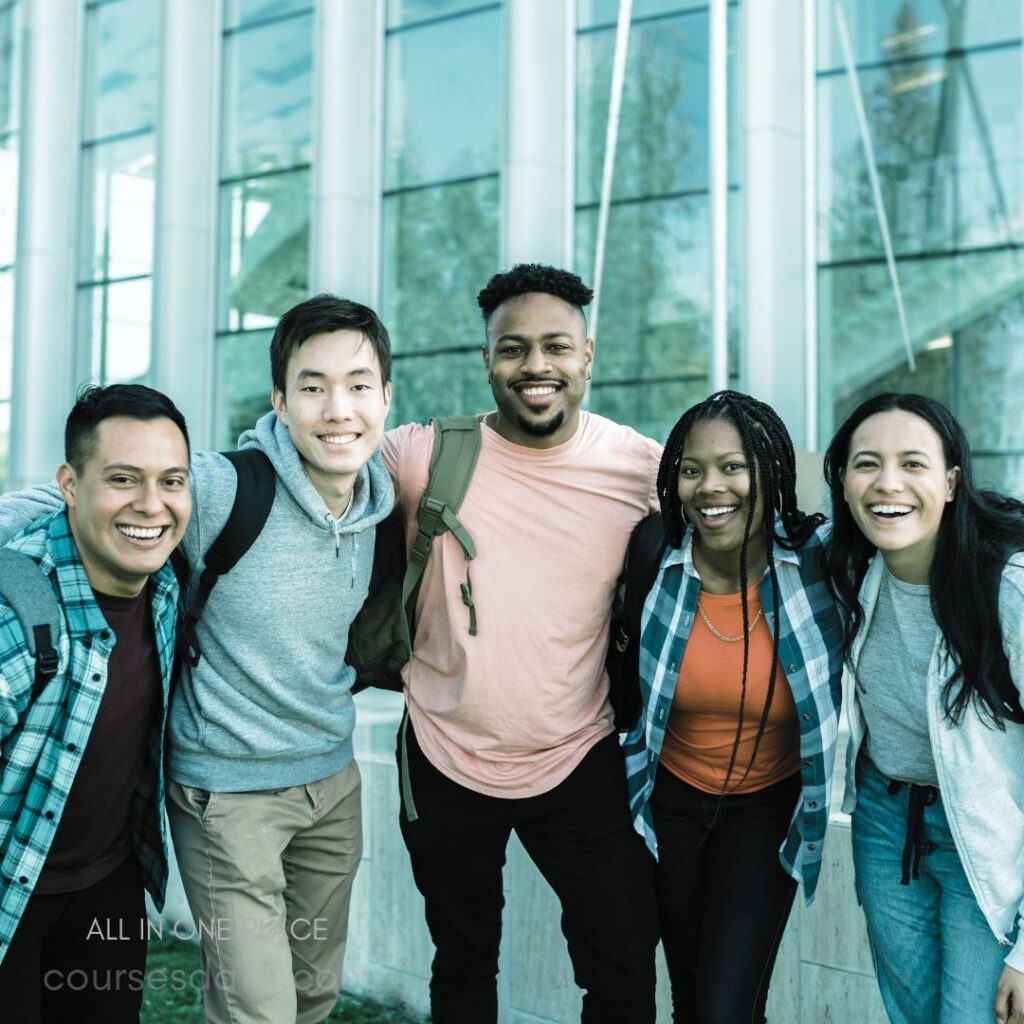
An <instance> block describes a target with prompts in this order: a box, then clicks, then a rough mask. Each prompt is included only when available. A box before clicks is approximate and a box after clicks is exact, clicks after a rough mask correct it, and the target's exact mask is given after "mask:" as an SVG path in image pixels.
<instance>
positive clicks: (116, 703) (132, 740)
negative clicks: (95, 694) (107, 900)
mask: <svg viewBox="0 0 1024 1024" xmlns="http://www.w3.org/2000/svg"><path fill="white" fill-rule="evenodd" d="M93 596H94V597H95V598H96V603H97V604H98V605H99V606H100V611H101V612H103V616H104V618H105V619H106V620H107V624H108V625H109V626H110V629H111V630H112V632H113V634H114V636H115V637H116V640H117V642H116V643H115V644H114V649H113V652H112V653H111V655H110V661H109V663H108V665H107V685H106V689H105V690H104V692H103V699H102V700H101V701H100V706H99V710H98V711H97V713H96V720H95V721H94V722H93V726H92V731H91V732H90V733H89V740H88V742H87V743H86V746H85V752H84V753H83V754H82V761H81V764H80V765H79V767H78V772H77V773H76V775H75V779H74V782H72V784H71V792H70V793H69V794H68V800H67V804H66V805H65V807H64V813H63V814H62V815H61V819H60V823H59V824H58V826H57V832H56V834H55V835H54V838H53V845H52V846H51V847H50V852H49V854H48V855H47V858H46V863H45V864H44V865H43V870H42V873H41V874H40V876H39V881H38V883H37V884H36V887H35V893H36V894H40V895H47V894H53V893H62V892H76V891H78V890H80V889H85V888H88V887H89V886H90V885H93V884H95V883H96V882H98V881H100V880H101V879H102V878H105V877H106V876H107V875H108V874H110V872H111V871H113V870H114V868H116V867H118V866H119V865H120V864H122V863H123V862H124V861H125V860H127V859H128V857H130V856H131V855H132V853H133V851H134V847H133V844H132V833H131V810H132V797H133V795H134V793H135V787H136V786H137V785H138V784H139V780H140V779H141V778H142V776H143V773H144V771H145V768H146V761H147V758H148V757H149V741H150V735H151V733H152V730H153V728H154V726H155V725H156V724H157V722H158V720H159V717H160V713H161V710H162V707H163V697H162V690H161V683H160V659H159V657H158V655H157V650H156V639H155V636H154V633H153V617H152V615H151V613H150V607H149V588H148V587H144V588H143V590H142V593H141V594H139V596H138V597H111V596H110V595H109V594H101V593H99V592H97V591H95V590H94V591H93Z"/></svg>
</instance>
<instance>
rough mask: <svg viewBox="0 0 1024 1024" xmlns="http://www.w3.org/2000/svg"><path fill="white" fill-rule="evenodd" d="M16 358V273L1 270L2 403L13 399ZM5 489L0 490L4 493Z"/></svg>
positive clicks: (0, 366) (0, 382)
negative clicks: (12, 380) (13, 364)
mask: <svg viewBox="0 0 1024 1024" xmlns="http://www.w3.org/2000/svg"><path fill="white" fill-rule="evenodd" d="M13 357H14V271H13V270H0V402H4V401H7V400H8V399H9V398H10V397H11V369H12V366H11V360H12V359H13ZM2 490H3V488H0V491H2Z"/></svg>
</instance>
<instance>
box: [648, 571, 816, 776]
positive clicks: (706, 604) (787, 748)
mask: <svg viewBox="0 0 1024 1024" xmlns="http://www.w3.org/2000/svg"><path fill="white" fill-rule="evenodd" d="M757 590H758V584H757V583H754V584H751V586H750V587H749V588H748V590H747V610H748V615H749V621H750V622H753V621H754V619H755V617H756V616H757V615H758V612H759V611H760V610H761V600H760V598H759V596H758V593H757ZM741 601H742V599H741V595H740V594H709V593H707V592H705V591H703V590H702V591H701V593H700V602H699V603H700V609H703V612H704V616H706V617H707V619H708V620H709V621H710V623H711V627H713V629H714V630H717V631H718V632H719V633H721V634H722V635H723V636H726V637H741V636H742V634H743V609H742V603H741ZM704 616H702V615H701V613H700V610H698V612H697V615H696V617H695V618H694V621H693V628H692V629H691V631H690V637H689V640H688V641H687V644H686V651H685V653H684V655H683V661H682V664H681V665H680V666H679V678H678V679H677V681H676V690H675V695H674V697H673V700H672V712H671V714H670V715H669V720H668V727H667V728H666V730H665V742H664V744H663V746H662V748H661V763H662V764H663V765H664V766H665V767H666V768H667V769H668V770H669V771H670V772H672V774H673V775H675V776H677V777H678V778H680V779H682V780H683V781H684V782H687V783H689V784H690V785H691V786H695V787H696V788H697V789H701V790H703V791H704V792H705V793H721V792H723V785H725V783H726V771H727V769H728V767H729V759H730V756H731V754H732V749H733V745H734V744H735V742H736V726H737V721H738V719H739V711H740V691H741V680H742V678H743V641H742V640H737V641H736V642H733V643H729V642H726V641H725V640H723V639H722V638H721V637H719V636H716V635H715V633H714V631H713V629H712V628H709V626H708V625H707V623H706V622H705V618H704ZM771 663H772V635H771V631H770V630H769V629H768V623H767V622H765V619H764V616H763V615H762V616H761V617H760V618H759V619H758V621H757V624H756V625H755V626H754V628H753V629H752V630H751V632H750V650H749V660H748V665H747V685H746V698H745V700H744V702H743V724H742V728H741V730H740V740H739V747H738V750H737V753H736V763H735V764H734V766H733V769H732V773H731V774H730V775H729V779H728V785H727V786H725V792H728V793H753V792H756V791H757V790H759V789H764V788H766V787H767V786H770V785H772V784H773V783H776V782H781V781H782V779H785V778H788V777H789V776H790V775H792V774H793V772H795V771H796V770H797V768H798V767H799V763H800V728H799V724H798V722H797V714H796V705H795V704H794V703H793V695H792V693H791V692H790V689H789V684H788V683H787V682H786V677H785V675H784V674H783V672H782V669H781V667H779V668H777V669H776V673H775V690H774V692H773V694H772V703H771V708H770V709H769V712H768V720H767V722H766V723H765V728H764V734H763V735H762V737H761V743H760V744H759V746H758V748H757V756H756V758H754V763H753V765H752V766H751V764H750V759H751V756H752V755H753V753H754V740H755V737H756V736H757V729H758V725H759V723H760V721H761V715H762V713H763V712H764V706H765V701H766V699H767V696H768V673H769V670H770V668H771ZM748 766H749V767H750V770H749V772H748V771H747V768H748ZM744 773H746V778H744ZM741 780H742V781H741Z"/></svg>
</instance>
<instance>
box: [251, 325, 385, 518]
mask: <svg viewBox="0 0 1024 1024" xmlns="http://www.w3.org/2000/svg"><path fill="white" fill-rule="evenodd" d="M271 401H272V402H273V403H274V411H275V412H276V413H277V415H278V418H279V419H280V420H281V422H282V423H283V424H284V425H285V426H286V427H287V428H288V433H289V434H290V435H291V439H292V443H293V444H294V445H295V450H296V451H297V452H298V453H299V458H300V459H301V460H302V465H303V468H304V469H305V470H306V473H307V475H308V476H309V479H310V481H311V483H312V484H313V486H314V487H315V488H316V490H317V493H319V494H320V496H321V497H322V498H323V499H324V501H325V502H326V503H327V507H328V508H329V509H330V510H331V512H332V513H333V514H334V515H335V516H339V515H341V514H342V512H344V511H345V508H346V506H347V505H348V499H349V495H350V494H351V493H352V487H353V484H354V483H355V479H356V475H357V474H358V473H359V470H360V469H362V467H363V466H364V465H365V464H366V463H367V462H368V461H369V459H370V456H371V455H373V453H374V451H375V450H376V448H377V445H378V444H380V437H381V434H382V433H383V431H384V420H385V418H386V417H387V414H388V407H389V406H390V404H391V385H390V384H385V383H384V382H383V381H382V380H381V371H380V362H379V360H378V359H377V353H376V351H375V349H374V347H373V345H372V344H370V343H369V342H368V341H367V340H366V338H365V337H364V336H363V335H362V334H361V333H360V332H359V331H352V330H342V331H330V332H327V333H323V334H314V335H312V336H311V337H310V338H308V339H307V340H306V341H305V342H303V343H302V344H301V345H299V346H298V347H297V348H296V349H295V350H294V351H293V352H292V354H291V357H290V358H289V360H288V367H287V371H286V373H285V390H284V391H283V392H282V391H281V390H280V389H279V388H274V390H273V392H272V393H271Z"/></svg>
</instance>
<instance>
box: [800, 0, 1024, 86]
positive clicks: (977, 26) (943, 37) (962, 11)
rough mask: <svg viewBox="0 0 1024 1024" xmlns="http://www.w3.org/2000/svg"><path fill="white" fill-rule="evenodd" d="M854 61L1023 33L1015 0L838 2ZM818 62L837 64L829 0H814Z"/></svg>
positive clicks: (1023, 15)
mask: <svg viewBox="0 0 1024 1024" xmlns="http://www.w3.org/2000/svg"><path fill="white" fill-rule="evenodd" d="M843 13H844V14H845V16H846V23H847V26H848V28H849V32H850V41H851V43H852V45H853V50H854V60H855V61H856V62H857V63H858V64H874V63H878V62H880V61H891V60H905V59H907V58H910V59H913V58H915V57H922V56H926V55H935V54H940V53H945V52H946V51H947V50H960V49H963V48H965V47H974V46H984V45H988V44H991V43H1000V42H1005V41H1007V40H1010V41H1014V40H1017V39H1019V38H1020V37H1021V35H1022V34H1024V5H1022V4H1021V3H1020V0H967V2H960V3H950V2H949V0H843ZM817 24H818V66H819V67H820V68H821V69H822V70H825V69H828V68H838V67H842V66H843V56H842V50H841V49H840V46H839V33H838V29H837V27H836V26H837V19H836V15H835V0H818V19H817Z"/></svg>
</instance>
